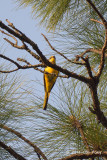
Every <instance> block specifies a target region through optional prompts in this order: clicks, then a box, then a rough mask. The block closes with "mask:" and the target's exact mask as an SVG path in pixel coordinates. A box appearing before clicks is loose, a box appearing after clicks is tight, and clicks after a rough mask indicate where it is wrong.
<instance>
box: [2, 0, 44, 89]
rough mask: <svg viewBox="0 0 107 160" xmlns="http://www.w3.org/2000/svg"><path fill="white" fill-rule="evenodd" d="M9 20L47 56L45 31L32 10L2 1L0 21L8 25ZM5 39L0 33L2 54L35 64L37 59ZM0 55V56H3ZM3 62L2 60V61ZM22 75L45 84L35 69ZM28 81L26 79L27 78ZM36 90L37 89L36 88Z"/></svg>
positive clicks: (8, 0) (9, 1) (13, 2)
mask: <svg viewBox="0 0 107 160" xmlns="http://www.w3.org/2000/svg"><path fill="white" fill-rule="evenodd" d="M6 19H8V20H9V21H10V22H12V23H13V24H14V25H15V27H16V28H18V29H19V30H21V31H22V32H24V33H25V34H26V35H27V36H28V37H29V38H30V39H32V40H33V41H34V42H35V43H37V44H38V46H39V48H40V49H41V51H43V53H44V54H46V42H45V40H44V38H43V37H42V35H41V33H44V34H45V35H46V31H45V29H44V28H43V27H42V26H40V25H39V22H38V20H35V19H33V18H32V14H31V8H30V7H27V8H19V7H18V3H16V2H15V1H14V0H1V1H0V20H1V21H2V22H4V23H5V24H7V22H6V21H5V20H6ZM3 37H6V36H4V35H2V34H1V33H0V46H2V49H1V48H0V50H1V51H0V52H1V53H2V52H4V51H5V52H4V54H5V55H6V56H8V57H10V58H12V59H14V60H16V59H17V57H19V58H25V59H26V60H28V61H30V62H31V63H33V64H34V63H35V59H33V58H32V57H31V56H30V55H29V54H28V53H26V52H25V51H23V50H22V51H21V50H18V49H15V48H13V47H11V46H10V45H9V44H7V42H5V41H4V40H3ZM1 53H0V54H1ZM0 61H1V59H0ZM20 72H21V74H23V75H25V77H27V78H28V80H29V81H35V80H40V82H41V83H43V75H42V74H41V73H39V72H37V71H35V70H33V69H29V70H26V71H25V70H23V71H20ZM25 79H26V78H25ZM36 86H37V89H38V88H39V89H40V90H42V91H44V89H43V87H42V88H41V87H40V86H39V87H38V85H36ZM35 90H36V88H35Z"/></svg>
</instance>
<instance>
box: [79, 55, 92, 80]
mask: <svg viewBox="0 0 107 160" xmlns="http://www.w3.org/2000/svg"><path fill="white" fill-rule="evenodd" d="M81 58H82V59H83V60H84V61H85V66H86V68H87V71H88V74H89V77H90V78H93V75H92V70H91V66H90V63H89V59H88V56H86V57H85V58H83V57H81Z"/></svg>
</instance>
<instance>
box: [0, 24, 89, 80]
mask: <svg viewBox="0 0 107 160" xmlns="http://www.w3.org/2000/svg"><path fill="white" fill-rule="evenodd" d="M0 27H1V28H2V29H5V30H6V31H8V32H9V33H10V34H12V35H14V36H15V37H17V38H19V39H20V40H21V41H23V42H26V43H28V44H29V45H31V46H32V48H33V49H34V50H35V51H36V52H37V53H38V55H39V56H40V58H41V60H42V62H43V63H44V64H45V65H46V66H49V67H52V68H54V69H56V70H58V71H60V72H62V73H63V74H65V75H67V76H68V77H72V78H75V79H78V80H80V81H82V82H84V83H88V81H89V79H88V78H86V77H84V76H82V75H78V74H76V73H74V72H71V71H69V70H67V69H63V68H62V67H60V66H58V65H55V64H52V63H50V62H49V61H48V60H47V59H46V57H45V56H44V55H43V53H42V52H41V51H40V49H39V48H38V46H37V44H35V43H34V42H33V41H32V40H30V39H29V38H28V37H27V36H26V35H25V34H23V33H22V35H20V34H17V33H16V32H15V31H13V30H12V29H10V28H9V27H8V26H6V25H5V24H4V23H2V22H1V21H0Z"/></svg>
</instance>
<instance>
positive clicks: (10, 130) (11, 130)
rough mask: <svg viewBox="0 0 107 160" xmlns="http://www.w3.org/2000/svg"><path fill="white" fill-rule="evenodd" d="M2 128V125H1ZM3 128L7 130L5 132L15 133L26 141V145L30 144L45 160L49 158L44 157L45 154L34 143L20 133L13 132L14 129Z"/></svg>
mask: <svg viewBox="0 0 107 160" xmlns="http://www.w3.org/2000/svg"><path fill="white" fill-rule="evenodd" d="M0 126H1V125H0ZM2 128H3V129H5V130H7V131H9V132H11V133H13V134H15V135H16V136H18V137H19V138H21V139H22V140H24V141H25V142H26V143H28V144H29V145H30V146H31V147H33V148H34V151H35V152H36V153H38V154H39V155H41V156H42V158H43V159H44V160H47V158H46V156H45V155H44V153H43V152H42V151H41V150H40V149H39V148H38V147H37V146H36V145H35V144H33V143H32V142H31V141H29V140H28V139H26V138H25V137H24V136H23V135H22V134H21V133H20V132H17V131H15V130H13V129H11V128H9V127H7V126H5V125H3V126H2Z"/></svg>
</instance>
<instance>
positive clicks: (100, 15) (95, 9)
mask: <svg viewBox="0 0 107 160" xmlns="http://www.w3.org/2000/svg"><path fill="white" fill-rule="evenodd" d="M86 1H87V2H88V3H89V4H90V5H91V7H92V8H93V10H94V11H95V12H96V13H97V14H98V16H99V17H100V19H101V20H102V22H103V25H104V26H105V23H107V22H106V20H105V19H104V17H103V16H102V14H101V13H100V12H99V10H98V9H97V8H96V6H95V5H94V4H93V2H92V1H91V0H86Z"/></svg>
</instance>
